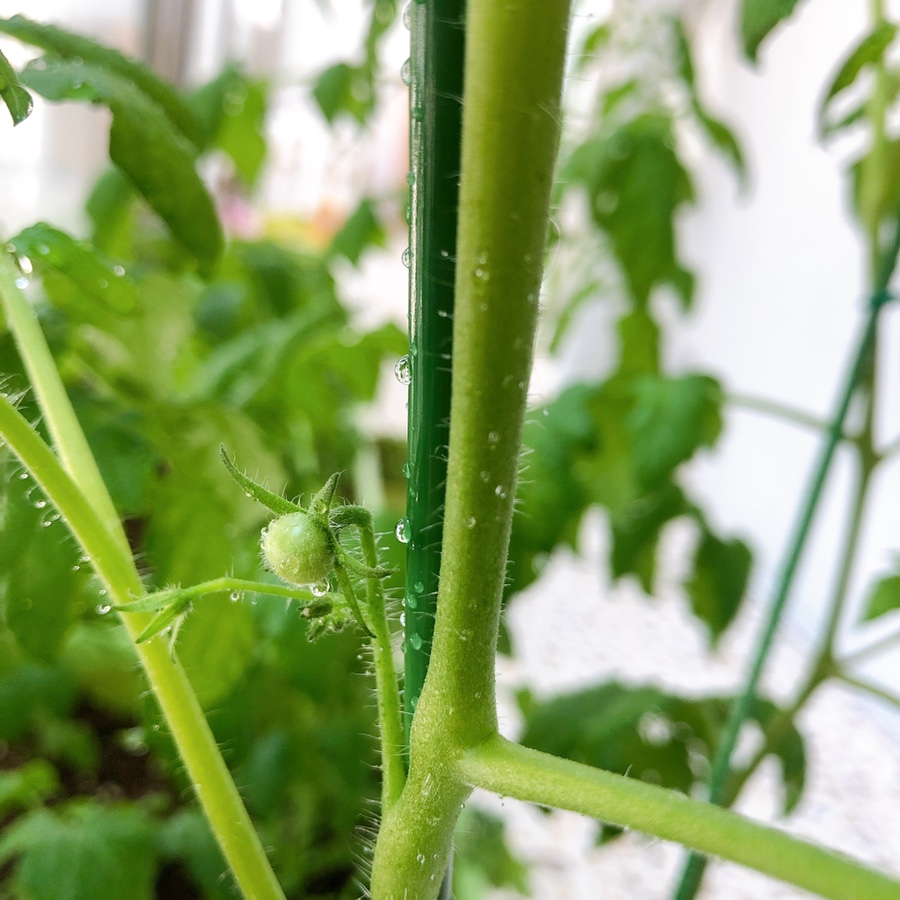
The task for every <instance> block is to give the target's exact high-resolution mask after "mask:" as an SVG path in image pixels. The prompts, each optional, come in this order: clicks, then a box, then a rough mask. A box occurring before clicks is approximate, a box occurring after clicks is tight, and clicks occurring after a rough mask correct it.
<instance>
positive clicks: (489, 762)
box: [459, 737, 900, 900]
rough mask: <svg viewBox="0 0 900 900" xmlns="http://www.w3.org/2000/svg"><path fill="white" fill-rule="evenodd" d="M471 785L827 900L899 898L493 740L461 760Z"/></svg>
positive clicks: (771, 832)
mask: <svg viewBox="0 0 900 900" xmlns="http://www.w3.org/2000/svg"><path fill="white" fill-rule="evenodd" d="M459 769H460V771H461V772H462V775H463V777H464V778H465V779H466V780H467V781H468V783H469V784H470V785H472V786H473V787H481V788H486V789H487V790H490V791H494V792H496V793H498V794H501V795H503V796H506V797H514V798H516V799H519V800H526V801H529V802H531V803H539V804H541V805H544V806H555V807H558V808H560V809H569V810H572V811H573V812H578V813H582V814H583V815H586V816H591V817H592V818H598V819H602V820H603V821H605V822H610V823H612V824H615V825H619V826H621V827H625V828H633V829H636V830H638V831H642V832H645V833H647V834H652V835H654V836H656V837H660V838H663V839H665V840H672V841H678V842H679V843H681V844H683V845H684V846H686V847H691V848H693V849H695V850H697V851H699V852H701V853H705V854H710V855H713V856H719V857H721V858H723V859H727V860H730V861H731V862H736V863H739V864H741V865H745V866H749V867H750V868H753V869H756V870H757V871H759V872H763V873H765V874H766V875H771V876H772V877H773V878H778V879H780V880H782V881H785V882H788V883H789V884H794V885H796V886H798V887H801V888H804V889H805V890H808V891H812V892H814V893H816V894H818V895H820V896H822V897H827V898H831V900H860V898H863V897H865V898H866V900H876V898H883V900H897V897H898V896H900V882H898V881H895V880H893V879H891V878H889V877H887V876H886V875H882V874H881V873H878V872H875V871H873V870H871V869H868V868H866V867H865V866H863V865H861V864H860V863H856V862H853V861H852V860H850V859H847V858H846V857H845V856H842V855H839V854H835V853H831V852H829V851H828V850H826V849H824V848H822V847H818V846H816V845H814V844H810V843H807V842H806V841H802V840H800V839H798V838H794V837H791V836H789V835H787V834H784V833H783V832H780V831H777V830H776V829H774V828H770V827H768V826H765V825H760V824H758V823H756V822H752V821H750V820H749V819H745V818H743V817H742V816H739V815H738V814H737V813H733V812H730V811H728V810H724V809H722V808H720V807H717V806H714V805H711V804H706V803H702V802H700V801H698V800H693V799H691V798H689V797H685V796H684V795H683V794H678V793H675V792H673V791H667V790H664V789H662V788H658V787H654V786H653V785H649V784H646V783H644V782H641V781H637V780H636V779H631V778H623V777H622V776H620V775H615V774H613V773H611V772H604V771H601V770H599V769H592V768H590V767H588V766H584V765H581V764H580V763H575V762H571V761H569V760H564V759H559V758H558V757H554V756H550V755H548V754H546V753H540V752H538V751H536V750H531V749H528V748H525V747H520V746H518V745H516V744H513V743H510V742H509V741H507V740H504V739H503V738H501V737H494V738H492V739H490V740H488V741H486V742H485V743H484V744H482V745H480V746H478V747H474V748H472V749H470V750H469V751H468V752H466V753H465V754H464V755H463V756H462V758H461V759H460V762H459Z"/></svg>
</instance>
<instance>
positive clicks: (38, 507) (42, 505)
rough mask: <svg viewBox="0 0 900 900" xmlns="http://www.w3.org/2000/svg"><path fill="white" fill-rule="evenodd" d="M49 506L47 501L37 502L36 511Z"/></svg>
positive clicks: (35, 503)
mask: <svg viewBox="0 0 900 900" xmlns="http://www.w3.org/2000/svg"><path fill="white" fill-rule="evenodd" d="M46 505H47V501H46V500H35V502H34V508H35V509H43V508H44V507H45V506H46Z"/></svg>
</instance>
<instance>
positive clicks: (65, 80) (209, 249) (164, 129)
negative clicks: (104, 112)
mask: <svg viewBox="0 0 900 900" xmlns="http://www.w3.org/2000/svg"><path fill="white" fill-rule="evenodd" d="M22 80H23V81H24V82H25V83H26V84H27V85H28V86H29V87H31V88H33V89H34V90H35V91H37V92H38V93H39V94H41V95H43V96H44V97H46V98H47V99H48V100H88V101H90V102H92V103H103V104H105V105H106V106H108V107H109V109H110V111H111V112H112V115H113V121H112V127H111V129H110V134H109V156H110V159H111V160H112V162H114V163H115V164H116V165H117V166H118V167H119V168H120V169H121V170H122V171H123V172H124V173H125V174H126V175H127V176H128V179H129V180H130V181H131V182H132V184H133V185H134V186H135V187H136V188H137V190H138V191H139V192H140V193H141V194H142V195H143V197H144V199H146V200H147V202H148V203H149V204H150V206H152V207H153V209H154V210H155V211H156V213H157V214H158V215H159V216H160V218H161V219H162V220H163V221H164V222H165V223H166V225H168V227H169V229H170V230H171V231H172V234H173V235H174V236H175V237H176V238H177V239H178V240H179V241H180V242H181V243H182V244H183V245H184V247H185V248H187V249H188V250H189V251H190V252H191V253H192V254H193V255H194V256H195V257H196V259H197V261H198V262H199V263H200V265H201V267H202V268H203V269H207V270H208V269H209V268H211V267H212V266H213V265H214V264H215V263H216V262H217V260H218V259H219V257H220V256H221V253H222V247H223V237H222V227H221V225H220V224H219V219H218V216H217V215H216V210H215V206H214V204H213V201H212V198H211V197H210V195H209V192H208V191H207V190H206V187H205V186H204V184H203V182H202V181H201V180H200V177H199V175H198V174H197V171H196V169H195V167H194V161H195V153H196V151H195V148H194V147H193V146H192V145H191V144H190V143H189V142H188V141H187V139H186V138H184V137H183V136H182V135H180V134H179V133H178V132H177V131H176V130H175V129H174V128H173V126H172V125H171V123H170V121H169V119H168V118H167V117H166V115H165V113H164V112H163V111H162V109H161V107H159V106H157V105H156V104H155V103H154V102H153V101H151V100H149V99H148V98H147V96H146V95H145V94H144V93H143V92H142V91H140V90H138V89H137V88H136V87H135V86H134V85H133V84H132V83H131V82H129V81H126V80H125V79H123V78H121V77H119V76H118V75H116V74H115V73H113V72H110V71H107V70H105V69H102V68H100V67H99V66H95V65H90V64H87V63H82V62H79V61H77V60H62V61H60V60H53V59H50V60H46V59H39V60H35V61H34V62H32V63H29V65H28V66H27V67H26V68H25V70H24V71H23V72H22Z"/></svg>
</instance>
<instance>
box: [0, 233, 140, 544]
mask: <svg viewBox="0 0 900 900" xmlns="http://www.w3.org/2000/svg"><path fill="white" fill-rule="evenodd" d="M18 278H19V273H18V271H17V270H16V267H15V264H14V263H13V259H12V257H11V256H10V254H9V253H6V252H5V251H2V252H0V296H2V298H3V306H4V309H5V310H6V316H7V319H8V322H9V328H10V331H11V332H12V333H13V336H14V337H15V339H16V344H17V345H18V347H19V353H20V354H21V356H22V362H23V363H24V364H25V371H26V372H27V373H28V378H29V381H30V383H31V386H32V388H33V389H34V392H35V394H36V395H37V398H38V401H39V402H40V405H41V412H42V413H43V415H44V421H45V422H46V423H47V428H48V429H49V431H50V436H51V439H52V441H53V446H54V447H55V449H56V452H57V454H58V455H59V458H60V460H61V461H62V464H63V467H64V468H65V470H66V471H67V472H68V473H69V474H70V475H71V476H72V478H73V479H74V481H75V483H76V484H77V485H78V487H79V488H80V489H81V492H82V493H83V494H84V496H85V497H90V498H91V499H92V502H93V505H94V508H95V509H96V510H97V514H98V516H99V518H100V520H101V521H102V522H103V525H104V527H105V528H106V530H107V531H108V532H109V534H110V536H111V537H112V539H113V540H114V541H115V542H116V543H117V544H118V545H119V547H120V549H121V550H122V552H123V553H124V554H125V555H127V556H130V555H131V550H130V548H129V546H128V540H127V538H126V537H125V532H124V531H123V530H122V526H121V523H120V522H119V515H118V513H117V512H116V508H115V506H114V505H113V502H112V500H111V499H110V496H109V491H107V489H106V485H105V484H104V482H103V477H102V476H101V475H100V470H99V469H98V468H97V463H96V461H95V460H94V456H93V454H92V453H91V449H90V447H89V446H88V442H87V439H86V438H85V436H84V432H83V431H82V430H81V426H80V425H79V424H78V419H77V418H76V417H75V411H74V410H73V409H72V404H71V403H69V398H68V396H67V395H66V391H65V387H64V386H63V383H62V380H61V379H60V377H59V374H58V372H57V370H56V364H55V363H54V361H53V356H52V354H51V353H50V348H49V347H48V346H47V342H46V341H45V340H44V335H43V333H42V332H41V327H40V324H39V323H38V319H37V315H36V314H35V312H34V309H33V308H32V306H31V304H30V303H29V302H28V300H27V298H26V297H25V295H24V293H23V292H22V290H21V289H20V288H19V287H18V285H17V283H16V282H17V280H18Z"/></svg>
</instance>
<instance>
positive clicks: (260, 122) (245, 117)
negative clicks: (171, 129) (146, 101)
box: [189, 66, 267, 187]
mask: <svg viewBox="0 0 900 900" xmlns="http://www.w3.org/2000/svg"><path fill="white" fill-rule="evenodd" d="M189 103H190V106H191V109H192V110H193V111H194V113H195V114H196V116H197V118H198V120H199V121H200V122H201V123H202V127H203V132H204V135H205V141H204V149H208V148H210V147H218V148H219V149H220V150H222V151H224V152H225V153H226V154H227V155H228V156H229V157H230V158H231V161H232V162H233V163H234V167H235V169H236V171H237V173H238V175H239V176H240V177H241V179H242V180H243V182H244V184H246V185H247V186H248V187H252V186H253V185H255V184H256V182H257V180H258V178H259V174H260V171H261V170H262V166H263V163H264V162H265V158H266V139H265V136H264V133H263V126H264V124H265V118H266V107H267V91H266V86H265V84H263V83H262V82H260V81H254V80H251V79H250V78H248V77H247V76H246V75H244V74H243V72H241V71H240V69H238V68H236V67H235V66H227V67H226V68H225V70H224V71H223V72H222V73H221V74H220V75H219V76H218V77H217V78H215V79H213V80H212V81H210V82H209V83H207V84H205V85H203V87H201V88H199V89H198V90H196V91H195V92H194V93H193V94H192V95H191V97H190V100H189Z"/></svg>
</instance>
